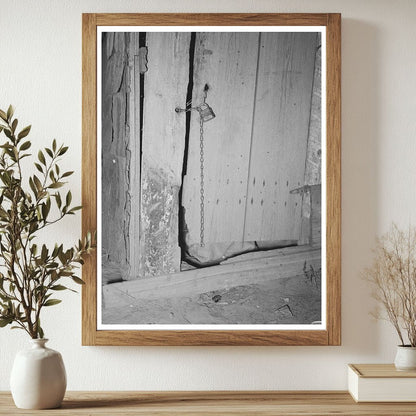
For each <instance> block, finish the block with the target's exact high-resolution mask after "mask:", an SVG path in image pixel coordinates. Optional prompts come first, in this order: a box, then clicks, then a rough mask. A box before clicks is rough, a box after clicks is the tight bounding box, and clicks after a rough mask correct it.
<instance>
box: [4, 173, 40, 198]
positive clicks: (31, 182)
mask: <svg viewBox="0 0 416 416" xmlns="http://www.w3.org/2000/svg"><path fill="white" fill-rule="evenodd" d="M3 182H4V181H3ZM29 186H30V189H31V190H32V192H33V193H34V194H35V197H36V198H37V196H38V190H37V189H36V186H35V183H34V182H33V179H32V178H31V177H30V178H29Z"/></svg>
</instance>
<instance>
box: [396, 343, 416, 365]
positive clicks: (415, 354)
mask: <svg viewBox="0 0 416 416" xmlns="http://www.w3.org/2000/svg"><path fill="white" fill-rule="evenodd" d="M394 365H395V366H396V369H397V370H399V371H415V370H416V347H411V346H408V345H399V346H398V347H397V353H396V358H395V360H394Z"/></svg>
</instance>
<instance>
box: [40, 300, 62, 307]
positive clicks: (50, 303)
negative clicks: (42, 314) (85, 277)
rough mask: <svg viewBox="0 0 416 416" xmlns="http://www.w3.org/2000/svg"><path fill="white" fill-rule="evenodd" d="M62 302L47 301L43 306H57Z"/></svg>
mask: <svg viewBox="0 0 416 416" xmlns="http://www.w3.org/2000/svg"><path fill="white" fill-rule="evenodd" d="M61 302H62V300H60V299H48V300H47V301H46V302H45V303H44V304H43V306H53V305H57V304H58V303H61Z"/></svg>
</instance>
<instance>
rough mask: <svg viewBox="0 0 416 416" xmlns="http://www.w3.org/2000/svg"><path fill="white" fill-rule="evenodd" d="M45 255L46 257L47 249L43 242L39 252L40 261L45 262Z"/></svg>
mask: <svg viewBox="0 0 416 416" xmlns="http://www.w3.org/2000/svg"><path fill="white" fill-rule="evenodd" d="M47 257H48V249H47V248H46V246H45V244H43V245H42V251H41V253H40V258H41V260H42V262H45V261H46V258H47Z"/></svg>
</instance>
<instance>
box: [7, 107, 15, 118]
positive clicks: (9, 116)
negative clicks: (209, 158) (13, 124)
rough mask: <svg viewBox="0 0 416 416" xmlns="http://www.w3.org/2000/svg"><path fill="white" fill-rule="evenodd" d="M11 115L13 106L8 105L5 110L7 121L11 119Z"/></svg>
mask: <svg viewBox="0 0 416 416" xmlns="http://www.w3.org/2000/svg"><path fill="white" fill-rule="evenodd" d="M13 114H14V108H13V106H12V105H11V104H10V105H9V108H8V109H7V120H8V121H11V119H12V117H13Z"/></svg>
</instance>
